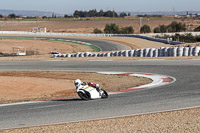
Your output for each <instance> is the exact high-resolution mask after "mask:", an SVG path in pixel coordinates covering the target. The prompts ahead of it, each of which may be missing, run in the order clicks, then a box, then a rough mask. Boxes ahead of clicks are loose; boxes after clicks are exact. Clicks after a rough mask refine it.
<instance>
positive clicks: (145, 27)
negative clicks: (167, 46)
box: [140, 25, 151, 33]
mask: <svg viewBox="0 0 200 133" xmlns="http://www.w3.org/2000/svg"><path fill="white" fill-rule="evenodd" d="M150 32H151V28H150V26H148V25H144V26H142V27H141V28H140V33H150Z"/></svg>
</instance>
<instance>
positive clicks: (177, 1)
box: [0, 0, 200, 14]
mask: <svg viewBox="0 0 200 133" xmlns="http://www.w3.org/2000/svg"><path fill="white" fill-rule="evenodd" d="M0 2H1V4H0V9H13V10H38V11H50V12H56V13H63V14H69V13H73V12H74V11H75V10H90V9H98V10H99V9H103V10H113V9H114V10H115V11H173V10H175V11H187V10H196V11H199V10H200V8H199V5H200V0H0Z"/></svg>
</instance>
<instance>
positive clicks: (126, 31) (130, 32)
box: [120, 26, 134, 34]
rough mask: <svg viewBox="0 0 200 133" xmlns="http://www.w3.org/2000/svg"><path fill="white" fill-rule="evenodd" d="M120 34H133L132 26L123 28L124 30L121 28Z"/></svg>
mask: <svg viewBox="0 0 200 133" xmlns="http://www.w3.org/2000/svg"><path fill="white" fill-rule="evenodd" d="M120 33H121V34H133V33H134V29H133V27H132V26H129V27H124V28H121V31H120Z"/></svg>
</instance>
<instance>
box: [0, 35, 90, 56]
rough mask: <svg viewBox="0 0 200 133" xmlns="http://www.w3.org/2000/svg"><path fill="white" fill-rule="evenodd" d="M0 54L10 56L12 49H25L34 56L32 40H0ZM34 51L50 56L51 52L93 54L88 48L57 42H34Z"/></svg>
mask: <svg viewBox="0 0 200 133" xmlns="http://www.w3.org/2000/svg"><path fill="white" fill-rule="evenodd" d="M0 46H1V47H0V53H5V54H12V52H13V51H12V47H16V46H21V47H26V49H27V53H28V54H32V55H33V54H34V40H25V39H1V40H0ZM36 50H37V54H38V55H49V56H51V55H50V52H51V51H58V52H60V53H76V52H86V51H87V52H93V51H94V50H93V49H92V48H90V47H89V46H85V45H78V44H74V43H69V42H58V41H48V40H36Z"/></svg>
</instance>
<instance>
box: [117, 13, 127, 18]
mask: <svg viewBox="0 0 200 133" xmlns="http://www.w3.org/2000/svg"><path fill="white" fill-rule="evenodd" d="M119 16H120V17H122V18H124V17H126V16H128V15H127V14H126V13H125V12H122V13H120V15H119Z"/></svg>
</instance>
